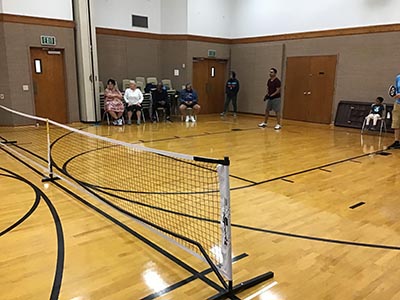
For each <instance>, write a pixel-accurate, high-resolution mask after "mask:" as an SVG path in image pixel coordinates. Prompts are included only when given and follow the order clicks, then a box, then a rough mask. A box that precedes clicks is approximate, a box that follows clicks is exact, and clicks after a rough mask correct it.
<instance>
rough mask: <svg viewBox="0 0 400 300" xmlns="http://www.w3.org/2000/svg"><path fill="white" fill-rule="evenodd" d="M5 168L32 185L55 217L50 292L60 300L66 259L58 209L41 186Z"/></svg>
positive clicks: (53, 298)
mask: <svg viewBox="0 0 400 300" xmlns="http://www.w3.org/2000/svg"><path fill="white" fill-rule="evenodd" d="M0 149H2V150H3V151H5V152H6V153H8V154H9V155H11V156H12V157H14V159H17V160H18V161H20V162H21V163H23V164H24V165H25V166H28V167H29V168H31V169H32V167H30V166H29V165H28V164H27V163H25V162H22V161H21V160H19V159H18V158H17V157H15V156H14V155H13V154H12V153H9V152H8V151H6V150H4V149H3V148H0ZM0 169H3V168H0ZM3 170H5V171H7V172H8V173H10V174H12V175H13V176H15V177H16V178H18V179H19V180H21V181H23V182H25V183H26V184H28V185H30V186H31V187H32V189H33V190H34V191H35V192H37V193H38V194H40V197H41V198H43V200H44V201H45V202H46V205H47V207H48V208H49V210H50V213H51V215H52V217H53V221H54V224H55V227H56V235H57V259H56V270H55V274H54V279H53V285H52V288H51V293H50V300H58V299H59V295H60V290H61V283H62V278H63V273H64V260H65V241H64V232H63V228H62V225H61V220H60V217H59V216H58V213H57V210H56V209H55V207H54V206H53V204H52V203H51V201H50V199H49V198H48V197H47V195H46V194H45V193H43V192H42V190H41V189H40V188H38V187H37V186H36V185H34V184H33V183H32V182H30V181H28V180H27V179H25V178H23V177H21V176H20V175H18V174H16V173H14V172H12V171H10V170H6V169H3ZM32 170H34V169H32ZM39 173H40V172H39Z"/></svg>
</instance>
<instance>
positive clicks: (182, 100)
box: [179, 90, 186, 103]
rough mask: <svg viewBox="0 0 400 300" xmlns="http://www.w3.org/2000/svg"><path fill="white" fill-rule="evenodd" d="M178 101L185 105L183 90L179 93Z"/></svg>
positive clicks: (184, 92)
mask: <svg viewBox="0 0 400 300" xmlns="http://www.w3.org/2000/svg"><path fill="white" fill-rule="evenodd" d="M179 101H180V102H181V103H185V102H186V91H185V90H182V91H181V95H180V98H179Z"/></svg>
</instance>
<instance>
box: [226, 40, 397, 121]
mask: <svg viewBox="0 0 400 300" xmlns="http://www.w3.org/2000/svg"><path fill="white" fill-rule="evenodd" d="M399 47H400V33H398V32H390V33H372V34H359V35H350V36H339V37H326V38H312V39H303V40H301V39H299V40H289V41H282V42H270V43H259V44H242V45H232V69H234V70H236V71H237V76H238V79H239V80H240V82H241V91H240V94H239V98H238V105H239V111H241V112H250V113H263V109H264V105H263V102H262V98H263V96H264V94H265V88H266V80H267V78H268V69H269V68H270V67H272V66H274V67H276V68H278V70H279V74H278V75H279V77H280V78H281V79H282V82H283V85H284V84H285V66H286V59H287V57H293V56H313V55H337V57H338V61H337V69H336V83H335V95H334V101H333V106H332V121H333V120H334V119H335V114H336V109H337V105H338V103H339V101H341V100H349V101H360V102H365V101H367V102H373V101H374V99H375V98H376V97H377V96H382V97H384V98H385V102H386V103H393V100H392V99H391V98H389V97H388V96H387V89H388V86H389V85H390V84H393V81H394V78H395V76H396V74H398V73H399V71H400V70H399V68H398V61H399V60H400V53H399V52H398V51H396V50H395V49H397V48H399ZM282 63H283V68H282V67H280V66H281V65H282ZM284 98H285V97H284V93H283V105H284Z"/></svg>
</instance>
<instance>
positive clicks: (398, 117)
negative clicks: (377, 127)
mask: <svg viewBox="0 0 400 300" xmlns="http://www.w3.org/2000/svg"><path fill="white" fill-rule="evenodd" d="M395 87H396V95H395V96H394V99H395V102H394V106H393V111H392V128H393V129H394V143H393V144H391V145H390V146H389V147H388V149H400V74H399V75H397V76H396V82H395Z"/></svg>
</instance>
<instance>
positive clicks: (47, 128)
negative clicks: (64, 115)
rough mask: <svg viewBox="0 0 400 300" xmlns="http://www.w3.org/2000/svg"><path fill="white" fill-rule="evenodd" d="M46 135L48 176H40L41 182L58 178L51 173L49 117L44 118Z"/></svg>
mask: <svg viewBox="0 0 400 300" xmlns="http://www.w3.org/2000/svg"><path fill="white" fill-rule="evenodd" d="M46 136H47V168H48V170H47V171H48V173H49V176H48V177H44V178H42V182H47V181H54V180H58V179H60V178H59V177H57V176H54V174H53V164H52V163H51V140H50V125H49V119H46Z"/></svg>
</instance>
